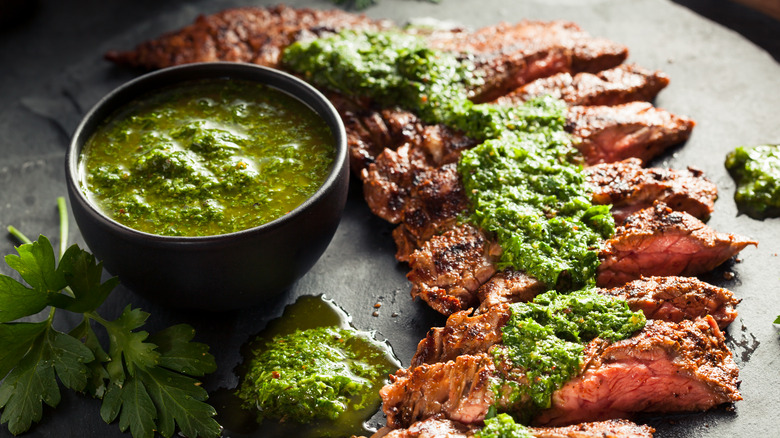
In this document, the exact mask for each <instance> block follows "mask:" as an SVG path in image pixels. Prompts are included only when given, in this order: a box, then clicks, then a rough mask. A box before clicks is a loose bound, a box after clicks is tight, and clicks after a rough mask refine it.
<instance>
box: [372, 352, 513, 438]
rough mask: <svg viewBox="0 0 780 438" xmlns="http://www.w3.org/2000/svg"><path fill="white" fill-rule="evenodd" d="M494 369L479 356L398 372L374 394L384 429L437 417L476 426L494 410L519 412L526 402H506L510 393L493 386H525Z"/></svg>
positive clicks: (487, 357) (488, 359) (486, 356)
mask: <svg viewBox="0 0 780 438" xmlns="http://www.w3.org/2000/svg"><path fill="white" fill-rule="evenodd" d="M499 368H501V367H497V366H496V364H495V363H494V360H493V357H492V356H491V355H489V354H486V353H481V354H477V355H473V356H472V355H462V356H458V357H457V358H455V359H454V360H451V361H448V362H439V363H435V364H423V365H420V366H418V367H411V368H408V369H402V370H398V371H397V372H396V373H395V375H392V376H391V381H392V382H391V383H390V384H388V385H385V386H384V387H383V388H382V389H381V390H379V395H380V396H381V397H382V410H383V411H384V413H385V415H386V416H387V425H388V426H389V427H391V428H404V427H409V426H410V425H412V424H413V423H415V422H417V421H420V420H423V419H426V418H429V417H432V416H434V415H437V414H443V415H444V416H445V417H446V418H448V419H450V420H455V421H458V422H462V423H466V424H472V423H481V422H482V420H484V419H485V416H486V415H487V413H488V410H489V409H490V407H491V406H493V405H494V404H495V405H498V406H499V408H500V409H501V410H509V409H512V408H513V407H515V405H517V406H523V405H524V404H525V403H527V401H528V398H527V397H521V399H520V400H516V401H513V402H510V401H509V400H508V398H507V397H505V395H509V393H510V392H511V388H510V387H509V385H508V384H506V383H505V384H502V385H501V386H500V387H498V388H496V380H497V379H498V380H499V381H512V382H514V383H515V384H519V385H525V384H526V382H525V376H524V375H523V374H522V373H520V372H518V370H509V371H506V372H504V371H500V369H499ZM497 394H498V395H497Z"/></svg>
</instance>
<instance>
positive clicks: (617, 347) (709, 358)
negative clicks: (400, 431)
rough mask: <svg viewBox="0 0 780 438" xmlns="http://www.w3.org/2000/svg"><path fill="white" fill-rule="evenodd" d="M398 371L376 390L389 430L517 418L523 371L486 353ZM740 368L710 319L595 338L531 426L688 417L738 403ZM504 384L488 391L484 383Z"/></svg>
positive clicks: (525, 409)
mask: <svg viewBox="0 0 780 438" xmlns="http://www.w3.org/2000/svg"><path fill="white" fill-rule="evenodd" d="M497 348H499V349H500V348H503V347H502V345H501V344H495V345H494V346H493V347H491V349H489V350H488V352H483V353H476V354H463V355H460V356H457V357H456V358H455V359H453V360H449V361H446V362H437V363H432V364H429V363H425V364H422V365H419V366H416V367H410V368H409V369H405V370H400V371H398V372H397V373H396V375H395V376H394V381H393V383H391V384H389V385H387V386H385V387H384V388H382V390H381V391H380V395H381V396H382V400H383V403H384V411H385V414H386V415H387V418H388V425H389V426H390V427H394V428H398V427H407V426H408V425H410V424H412V423H414V422H415V421H419V420H420V419H423V418H428V417H430V416H433V415H436V414H440V413H441V414H443V415H444V416H446V418H449V419H451V420H456V421H460V422H464V423H478V422H480V421H482V420H484V416H485V415H486V413H487V411H488V409H489V408H490V407H491V406H493V405H496V406H497V408H498V410H499V411H506V412H511V413H514V414H518V415H522V414H527V413H529V409H530V404H529V400H528V399H526V398H524V397H520V398H519V399H512V397H511V396H510V394H511V393H512V391H511V389H510V386H509V384H507V382H512V384H518V385H525V384H527V382H526V381H525V379H524V378H523V377H522V372H520V370H517V369H511V367H510V365H509V364H507V363H498V364H496V363H495V362H494V358H498V357H503V355H502V354H497V353H495V352H494V351H493V350H495V349H497ZM738 377H739V370H738V369H737V366H736V364H735V363H734V360H733V358H732V355H731V352H730V351H729V350H728V348H727V347H726V344H725V340H724V337H723V334H722V333H721V331H720V329H718V325H717V323H716V321H715V320H714V319H712V318H711V317H709V316H707V317H704V318H700V319H697V320H695V321H690V320H685V321H682V322H679V323H673V322H666V321H657V320H653V321H649V322H648V324H647V325H646V326H645V328H644V329H642V330H641V331H639V332H638V333H637V334H635V335H634V336H633V337H631V338H629V339H625V340H622V341H617V342H612V343H610V342H607V341H604V340H601V339H595V340H593V341H591V342H590V343H589V344H588V345H587V346H586V348H585V352H584V360H583V365H582V370H581V372H580V373H579V375H578V376H576V377H574V378H573V379H572V380H570V381H569V382H568V383H566V384H565V385H564V386H563V387H561V388H560V389H558V390H557V391H555V392H554V393H553V396H552V406H551V408H550V409H547V410H544V411H542V412H541V413H540V414H539V415H538V416H537V418H536V420H535V423H536V424H539V425H545V426H555V425H565V424H573V423H579V422H583V421H595V420H607V419H611V418H620V417H625V416H627V415H630V414H632V413H638V412H694V411H702V410H706V409H710V408H713V407H715V406H718V405H720V404H723V403H729V402H734V401H737V400H741V396H740V394H739V391H738V389H737V385H738ZM491 380H493V381H494V382H504V383H503V384H500V386H499V387H497V388H496V390H495V391H490V390H486V389H485V386H486V384H487V382H490V381H491Z"/></svg>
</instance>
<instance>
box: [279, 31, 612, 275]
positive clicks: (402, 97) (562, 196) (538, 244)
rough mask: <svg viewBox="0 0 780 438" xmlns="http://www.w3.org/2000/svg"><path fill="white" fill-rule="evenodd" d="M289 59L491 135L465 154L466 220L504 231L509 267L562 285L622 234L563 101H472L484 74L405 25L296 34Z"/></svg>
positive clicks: (344, 84)
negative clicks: (592, 182) (571, 131)
mask: <svg viewBox="0 0 780 438" xmlns="http://www.w3.org/2000/svg"><path fill="white" fill-rule="evenodd" d="M284 62H285V63H286V65H287V67H288V68H290V69H292V70H294V71H296V72H298V73H300V74H302V75H303V76H304V77H305V78H306V79H308V80H310V81H313V82H315V83H317V84H318V85H320V86H323V87H327V88H332V89H336V90H339V91H340V92H342V93H345V94H347V95H350V96H368V97H371V98H372V99H375V100H377V101H378V102H380V103H383V104H388V105H389V104H398V105H401V106H403V107H406V108H408V109H411V110H414V111H416V112H417V113H418V114H419V115H420V117H421V118H422V119H423V120H425V121H427V122H431V123H444V124H447V125H449V126H452V127H455V128H458V129H460V130H462V131H464V132H466V133H467V134H468V135H470V136H472V137H473V138H477V139H482V140H487V141H485V142H484V143H483V144H482V145H480V146H478V147H476V148H474V149H473V150H470V151H467V152H465V153H464V154H463V156H462V158H461V160H460V165H459V170H460V173H461V176H462V178H463V182H464V185H465V187H466V193H467V196H468V197H469V198H470V200H471V204H472V214H471V216H470V217H469V218H468V220H470V221H471V222H473V223H475V224H476V225H478V226H480V227H481V228H482V229H483V230H486V231H489V232H491V233H492V234H494V235H495V237H496V238H497V239H498V242H499V244H500V245H501V247H502V249H503V253H502V255H501V261H500V265H501V267H507V266H513V267H515V268H516V269H521V270H524V271H526V272H528V273H529V274H531V275H533V276H535V277H536V278H538V279H539V280H541V281H543V282H545V283H547V284H548V285H550V286H553V287H557V288H558V289H571V288H577V287H582V286H585V285H587V284H592V283H593V282H594V278H595V273H596V268H597V267H598V263H599V261H598V250H599V245H600V242H601V241H602V240H603V239H605V238H608V237H610V236H611V235H612V234H613V233H614V220H613V219H612V216H611V215H610V213H609V206H594V205H593V204H591V201H590V196H589V192H588V190H589V189H588V188H587V186H586V185H585V184H584V178H583V176H582V174H581V172H580V168H579V166H577V165H576V164H572V163H573V162H574V161H576V156H575V154H576V152H575V151H576V149H574V148H572V147H571V146H570V145H571V140H570V138H569V136H568V135H567V134H566V133H565V131H564V129H563V126H564V123H565V111H566V107H565V105H564V104H563V102H561V101H558V100H555V99H551V98H541V99H536V100H532V101H530V102H528V103H526V104H523V105H518V106H515V107H501V106H496V105H487V104H473V103H472V102H471V101H470V100H469V99H468V97H469V89H470V88H472V87H474V86H475V85H477V84H479V83H480V81H481V80H482V79H481V78H480V77H479V76H478V75H477V74H476V73H474V67H473V65H472V64H471V63H470V62H469V61H468V60H461V59H458V58H456V57H455V55H454V54H451V53H447V52H442V51H436V50H433V49H430V48H428V47H426V46H425V44H424V41H423V40H422V39H420V38H418V37H415V36H410V35H403V34H399V33H391V32H384V33H376V32H366V33H358V32H354V31H343V32H341V33H339V34H337V35H335V36H331V37H328V38H323V39H318V40H314V41H310V42H299V43H295V44H293V45H292V46H290V47H289V48H288V49H287V50H286V51H285V53H284ZM562 274H563V275H562Z"/></svg>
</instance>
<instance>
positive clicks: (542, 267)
mask: <svg viewBox="0 0 780 438" xmlns="http://www.w3.org/2000/svg"><path fill="white" fill-rule="evenodd" d="M556 133H557V131H556V130H555V129H554V128H549V130H548V132H546V133H544V132H536V133H531V134H527V133H518V135H506V136H504V137H502V138H500V139H496V140H488V141H486V142H484V143H482V144H481V145H479V146H477V147H475V148H473V149H471V150H468V151H465V152H464V153H463V155H462V157H461V160H460V163H459V170H460V173H461V176H462V179H463V184H464V186H465V191H466V194H467V196H468V197H469V198H470V200H471V206H472V210H471V216H470V217H469V220H470V221H471V222H473V223H475V224H476V225H478V226H479V227H481V228H482V229H483V230H486V231H489V232H490V233H492V234H493V235H494V236H495V237H496V238H497V239H498V241H499V243H500V244H501V248H502V249H503V252H502V254H501V259H500V261H499V268H502V269H503V268H505V267H508V266H511V267H514V268H516V269H520V270H523V271H526V272H528V273H530V274H532V275H533V276H535V277H536V278H538V279H539V280H541V281H543V282H544V283H546V284H548V285H550V286H554V287H555V286H557V287H558V288H560V289H564V290H565V289H571V288H576V287H582V286H585V285H588V284H592V283H593V282H594V278H595V274H596V269H597V268H598V265H599V258H598V250H599V248H600V244H601V242H602V240H603V239H605V238H608V237H609V236H611V235H612V234H613V233H614V220H613V218H612V216H611V215H610V212H609V206H596V205H593V204H592V203H591V200H590V194H589V192H588V189H587V188H586V186H585V184H584V177H583V175H582V173H581V172H580V171H579V168H577V167H576V166H573V165H570V164H568V163H567V162H566V161H565V160H564V159H563V158H562V154H561V153H560V152H558V151H559V150H560V146H565V143H562V142H561V139H560V138H559V137H558V136H557V135H556Z"/></svg>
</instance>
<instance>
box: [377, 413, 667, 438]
mask: <svg viewBox="0 0 780 438" xmlns="http://www.w3.org/2000/svg"><path fill="white" fill-rule="evenodd" d="M479 429H480V428H479V427H477V426H473V425H468V424H463V423H460V422H457V421H452V420H450V419H447V418H446V417H444V416H443V415H434V416H433V417H430V418H426V419H425V420H422V421H418V422H416V423H414V424H412V425H411V426H410V427H409V428H408V429H390V428H389V427H384V428H382V429H380V430H378V431H377V433H375V434H374V435H372V436H371V438H471V437H473V436H474V434H475V432H476V431H478V430H479ZM528 431H529V432H530V433H531V435H533V436H534V437H536V438H653V432H655V429H653V428H652V427H649V426H645V425H641V426H640V425H638V424H636V423H633V422H631V421H628V420H607V421H597V422H593V423H580V424H575V425H573V426H566V427H529V428H528Z"/></svg>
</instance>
